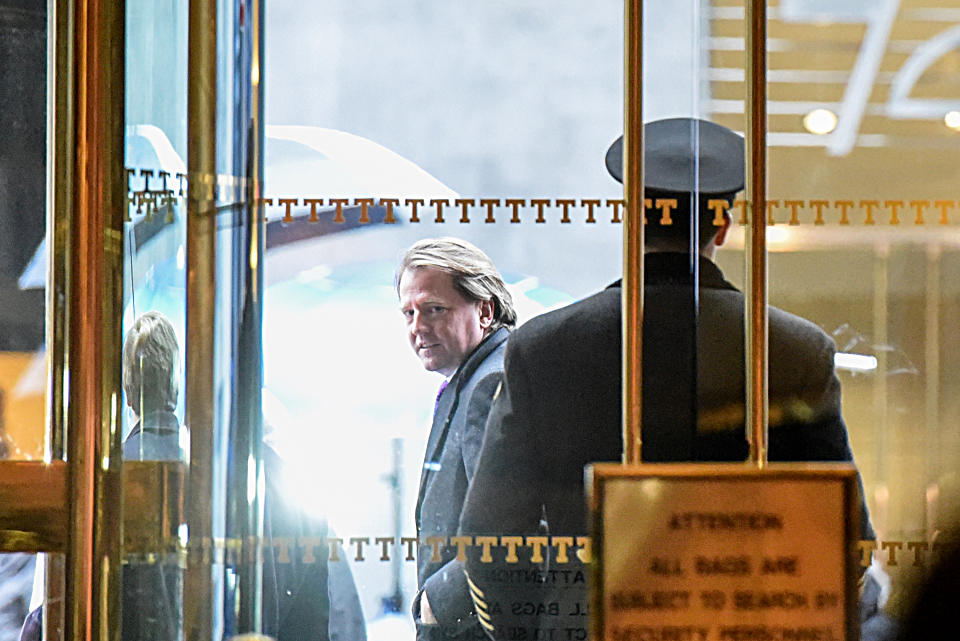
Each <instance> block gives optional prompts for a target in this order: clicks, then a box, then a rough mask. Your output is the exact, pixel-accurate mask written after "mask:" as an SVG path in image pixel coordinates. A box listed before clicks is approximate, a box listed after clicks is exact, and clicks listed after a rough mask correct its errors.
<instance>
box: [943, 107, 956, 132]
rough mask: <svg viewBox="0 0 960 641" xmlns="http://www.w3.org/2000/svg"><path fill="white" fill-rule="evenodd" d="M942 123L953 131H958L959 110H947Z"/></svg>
mask: <svg viewBox="0 0 960 641" xmlns="http://www.w3.org/2000/svg"><path fill="white" fill-rule="evenodd" d="M943 124H945V125H946V126H948V127H950V128H951V129H953V130H954V131H960V111H948V112H947V113H946V115H944V117H943Z"/></svg>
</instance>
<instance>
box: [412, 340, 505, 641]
mask: <svg viewBox="0 0 960 641" xmlns="http://www.w3.org/2000/svg"><path fill="white" fill-rule="evenodd" d="M508 336H509V331H508V330H507V329H504V328H501V329H498V330H497V331H496V332H494V333H493V334H491V335H490V336H488V337H486V338H485V339H484V340H483V342H481V343H480V345H478V346H477V348H476V349H475V350H474V351H473V352H472V353H471V354H470V355H469V356H468V357H467V358H466V360H464V362H463V363H462V364H461V365H460V367H459V368H458V369H457V371H456V372H455V373H454V375H453V377H452V378H451V379H450V382H449V384H447V386H446V387H445V388H444V390H443V393H442V394H440V397H439V398H438V399H437V407H436V410H435V411H434V416H433V425H432V427H431V429H430V437H429V439H428V440H427V448H426V452H425V455H424V459H423V471H422V472H421V476H420V492H419V496H418V499H417V511H416V519H417V533H418V535H419V537H420V550H419V556H418V557H417V582H418V587H419V592H418V594H417V597H416V599H415V600H414V603H413V613H414V619H415V620H416V622H417V638H418V639H432V638H436V639H477V638H481V639H482V638H485V637H484V635H483V632H482V630H481V629H480V627H479V626H478V624H477V621H476V614H475V613H474V609H473V604H472V602H471V599H470V594H469V591H468V589H467V582H466V576H465V575H464V572H463V564H462V563H460V562H458V561H456V559H455V557H456V554H457V551H456V547H455V546H454V545H440V543H439V542H436V541H435V542H433V543H430V542H428V538H429V537H443V538H444V539H449V537H453V536H456V533H457V527H458V524H459V521H460V510H461V508H462V507H463V501H464V498H465V497H466V494H467V489H468V487H469V486H470V483H471V482H472V480H473V475H474V470H475V469H476V465H477V459H478V457H479V455H480V446H481V444H482V442H483V431H484V426H485V424H486V422H487V415H488V414H489V412H490V406H491V403H492V402H493V396H494V393H495V392H496V390H497V388H498V387H499V385H500V381H501V378H502V376H503V356H504V352H505V349H506V343H507V338H508ZM424 591H426V593H427V597H428V599H429V601H430V607H431V610H433V613H434V615H435V616H436V617H437V621H438V623H439V625H438V626H425V625H422V624H421V622H420V617H419V612H420V599H421V595H422V594H423V592H424Z"/></svg>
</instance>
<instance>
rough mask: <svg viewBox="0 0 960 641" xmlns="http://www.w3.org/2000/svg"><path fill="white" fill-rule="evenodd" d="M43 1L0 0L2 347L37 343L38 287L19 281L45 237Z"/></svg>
mask: <svg viewBox="0 0 960 641" xmlns="http://www.w3.org/2000/svg"><path fill="white" fill-rule="evenodd" d="M46 21H47V7H46V2H45V0H0V350H4V351H9V350H15V351H32V350H35V349H37V348H38V347H40V346H41V345H42V344H43V322H44V319H43V316H44V314H43V312H44V293H43V290H42V289H32V290H21V289H20V288H19V286H18V285H17V279H18V278H19V277H20V275H21V274H22V273H23V270H24V269H25V268H26V266H27V263H28V262H29V261H30V258H31V257H32V256H33V253H34V251H36V249H37V246H38V245H39V244H40V242H41V240H42V239H43V236H44V230H45V226H46V217H45V195H44V191H45V182H46V181H45V167H46V118H47V115H46V83H47V71H46V69H47V63H46V57H47V33H46V31H47V23H46Z"/></svg>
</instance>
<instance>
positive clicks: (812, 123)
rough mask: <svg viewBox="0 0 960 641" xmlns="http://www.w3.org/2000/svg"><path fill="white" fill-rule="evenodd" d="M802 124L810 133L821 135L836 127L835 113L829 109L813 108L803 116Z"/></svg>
mask: <svg viewBox="0 0 960 641" xmlns="http://www.w3.org/2000/svg"><path fill="white" fill-rule="evenodd" d="M803 126H804V127H805V128H806V129H807V131H809V132H810V133H812V134H817V135H818V136H822V135H824V134H828V133H830V132H831V131H833V130H834V129H836V127H837V115H836V114H835V113H833V112H832V111H830V110H829V109H814V110H813V111H811V112H810V113H808V114H807V115H806V116H804V117H803Z"/></svg>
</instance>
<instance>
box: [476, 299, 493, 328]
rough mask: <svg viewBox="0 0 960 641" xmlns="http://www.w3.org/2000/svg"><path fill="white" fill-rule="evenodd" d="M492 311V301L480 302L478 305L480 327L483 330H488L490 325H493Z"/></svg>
mask: <svg viewBox="0 0 960 641" xmlns="http://www.w3.org/2000/svg"><path fill="white" fill-rule="evenodd" d="M493 311H494V304H493V299H492V298H491V299H490V300H482V301H480V303H479V312H480V327H482V328H483V329H489V328H490V325H492V324H493Z"/></svg>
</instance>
